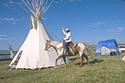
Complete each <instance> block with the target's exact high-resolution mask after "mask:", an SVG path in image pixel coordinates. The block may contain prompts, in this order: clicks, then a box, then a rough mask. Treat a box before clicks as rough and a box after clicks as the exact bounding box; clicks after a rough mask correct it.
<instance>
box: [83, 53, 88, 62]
mask: <svg viewBox="0 0 125 83" xmlns="http://www.w3.org/2000/svg"><path fill="white" fill-rule="evenodd" d="M83 56H84V57H85V59H86V60H87V64H89V59H88V56H87V55H86V54H85V53H84V54H83Z"/></svg>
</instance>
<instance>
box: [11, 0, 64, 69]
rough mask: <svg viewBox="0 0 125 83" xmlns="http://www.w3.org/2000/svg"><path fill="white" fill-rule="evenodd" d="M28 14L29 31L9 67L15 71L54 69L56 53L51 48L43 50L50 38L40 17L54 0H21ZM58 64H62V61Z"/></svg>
mask: <svg viewBox="0 0 125 83" xmlns="http://www.w3.org/2000/svg"><path fill="white" fill-rule="evenodd" d="M21 1H22V2H23V4H24V5H25V6H26V8H27V11H29V13H30V17H31V18H30V20H31V25H30V31H29V33H28V36H27V37H26V39H25V41H24V43H23V44H22V46H21V47H20V49H19V50H18V52H17V54H16V55H15V57H14V58H13V60H12V62H11V63H10V64H9V67H12V68H15V69H22V68H23V69H39V68H46V67H54V66H55V60H56V57H57V53H56V51H55V50H54V49H53V48H50V49H49V50H48V51H46V50H45V43H46V40H49V39H50V37H49V35H48V33H47V31H46V30H45V27H44V26H43V24H42V19H41V17H42V16H43V15H44V14H45V12H46V11H47V10H48V8H49V7H50V5H51V4H52V2H53V1H54V0H51V1H49V0H21ZM58 64H63V62H62V60H60V61H59V62H58Z"/></svg>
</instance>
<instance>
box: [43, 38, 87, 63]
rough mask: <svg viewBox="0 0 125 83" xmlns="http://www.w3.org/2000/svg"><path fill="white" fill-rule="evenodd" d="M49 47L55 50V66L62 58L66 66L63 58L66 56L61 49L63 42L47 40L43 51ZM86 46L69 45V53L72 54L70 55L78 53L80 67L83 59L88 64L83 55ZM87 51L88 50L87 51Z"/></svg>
mask: <svg viewBox="0 0 125 83" xmlns="http://www.w3.org/2000/svg"><path fill="white" fill-rule="evenodd" d="M50 47H53V48H54V49H55V50H56V53H57V55H58V57H57V59H56V62H55V63H56V65H57V61H58V60H59V59H60V58H62V57H63V59H64V62H65V64H66V60H65V56H66V55H67V54H66V53H64V49H63V42H55V41H52V40H47V41H46V46H45V50H48V49H49V48H50ZM87 48H88V47H87V44H85V43H77V44H73V43H72V45H71V49H70V51H71V52H72V54H74V53H79V56H80V65H83V60H84V57H85V58H86V60H87V62H88V57H87V56H86V55H85V50H86V49H87ZM87 50H88V49H87Z"/></svg>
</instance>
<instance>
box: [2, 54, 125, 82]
mask: <svg viewBox="0 0 125 83" xmlns="http://www.w3.org/2000/svg"><path fill="white" fill-rule="evenodd" d="M123 55H124V54H122V55H120V56H101V57H95V58H96V62H95V63H90V64H89V65H88V64H85V65H84V66H83V67H80V66H79V64H78V61H79V59H78V58H74V59H73V61H72V62H71V63H70V64H68V66H67V67H65V65H61V66H58V68H57V69H55V68H48V69H42V70H23V71H22V70H12V71H8V70H7V69H6V68H7V66H8V64H9V63H10V61H1V62H0V83H125V62H122V61H121V57H122V56H123ZM73 57H74V56H73Z"/></svg>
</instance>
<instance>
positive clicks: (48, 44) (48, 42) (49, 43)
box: [45, 40, 52, 51]
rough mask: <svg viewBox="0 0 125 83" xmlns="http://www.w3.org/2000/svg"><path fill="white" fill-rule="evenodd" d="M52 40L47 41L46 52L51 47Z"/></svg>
mask: <svg viewBox="0 0 125 83" xmlns="http://www.w3.org/2000/svg"><path fill="white" fill-rule="evenodd" d="M51 46H52V45H51V40H46V44H45V50H47V51H48V49H49V48H50V47H51Z"/></svg>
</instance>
